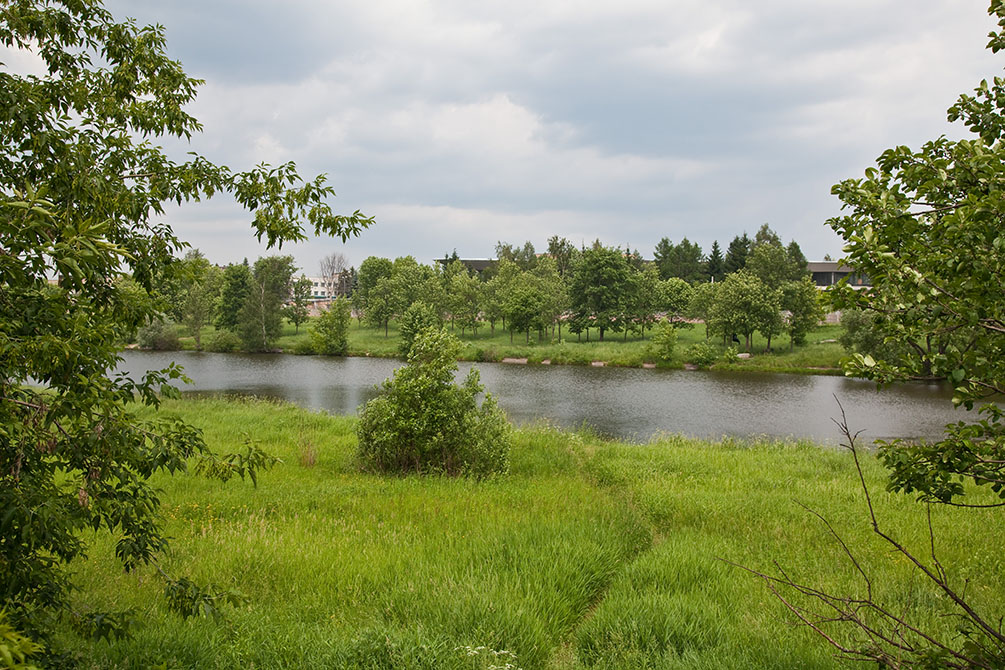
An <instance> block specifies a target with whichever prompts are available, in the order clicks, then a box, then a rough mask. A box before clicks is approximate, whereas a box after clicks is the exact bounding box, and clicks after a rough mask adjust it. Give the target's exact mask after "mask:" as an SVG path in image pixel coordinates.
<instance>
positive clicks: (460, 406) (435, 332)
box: [356, 328, 510, 477]
mask: <svg viewBox="0 0 1005 670" xmlns="http://www.w3.org/2000/svg"><path fill="white" fill-rule="evenodd" d="M460 352H461V343H460V342H459V341H458V340H457V339H456V338H454V337H453V336H451V335H450V334H448V333H447V332H446V331H444V330H443V329H441V328H427V329H425V330H423V331H421V332H420V333H419V335H418V336H417V337H416V338H415V342H414V343H413V346H412V348H411V350H410V352H409V354H408V365H406V366H405V367H402V368H399V369H398V370H396V371H395V372H394V376H393V377H392V378H391V379H388V380H386V381H385V382H384V383H383V385H382V386H381V388H380V393H379V394H378V395H377V397H376V398H374V399H373V400H371V401H370V402H368V403H367V404H366V405H365V406H364V407H363V409H362V411H361V412H360V416H359V424H358V427H357V429H356V434H357V436H358V438H359V459H360V461H361V462H362V463H363V464H364V467H366V468H368V469H373V470H376V471H378V472H401V473H407V472H415V473H420V474H445V475H454V476H456V475H470V476H473V477H487V476H490V475H496V474H505V473H506V472H507V471H508V469H509V447H510V429H509V425H508V424H507V423H506V417H505V415H504V414H503V413H502V410H500V409H499V407H498V406H497V405H496V403H495V399H494V398H493V397H492V396H491V395H489V394H486V395H485V399H484V400H483V401H482V403H481V406H479V405H478V395H479V394H480V393H482V391H483V390H484V388H483V387H482V385H481V384H480V383H479V379H478V370H476V369H474V368H472V369H471V370H470V371H469V372H468V375H467V377H466V378H465V380H464V382H463V383H462V384H460V385H458V384H455V383H454V373H455V372H456V371H457V357H458V356H459V355H460Z"/></svg>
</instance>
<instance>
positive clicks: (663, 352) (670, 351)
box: [650, 322, 677, 363]
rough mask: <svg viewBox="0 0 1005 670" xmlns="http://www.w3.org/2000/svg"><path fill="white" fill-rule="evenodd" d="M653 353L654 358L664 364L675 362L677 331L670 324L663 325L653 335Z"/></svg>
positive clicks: (651, 345)
mask: <svg viewBox="0 0 1005 670" xmlns="http://www.w3.org/2000/svg"><path fill="white" fill-rule="evenodd" d="M650 347H651V349H652V352H653V356H655V357H656V358H657V359H659V360H661V361H663V362H664V363H669V362H671V361H673V359H674V355H675V351H674V350H675V349H676V348H677V329H676V328H674V327H673V326H671V325H670V324H669V323H665V322H664V323H662V324H660V325H659V326H658V327H657V328H656V332H655V333H653V339H652V342H651V344H650Z"/></svg>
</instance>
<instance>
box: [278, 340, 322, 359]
mask: <svg viewBox="0 0 1005 670" xmlns="http://www.w3.org/2000/svg"><path fill="white" fill-rule="evenodd" d="M285 351H288V352H289V353H291V354H293V355H295V356H311V355H313V354H316V353H318V352H317V351H315V349H314V343H313V342H312V341H311V339H310V338H307V339H302V340H297V341H296V342H294V343H293V346H292V347H289V348H288V349H286V350H285Z"/></svg>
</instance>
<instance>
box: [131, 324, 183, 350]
mask: <svg viewBox="0 0 1005 670" xmlns="http://www.w3.org/2000/svg"><path fill="white" fill-rule="evenodd" d="M136 341H137V342H138V343H139V345H140V347H141V348H143V349H153V350H155V351H176V350H178V349H180V348H181V344H180V342H179V341H178V329H177V328H176V327H175V325H174V324H173V323H165V322H164V321H162V320H160V319H157V320H156V321H151V322H150V323H149V324H147V325H145V326H143V327H142V328H140V330H139V332H138V333H137V334H136Z"/></svg>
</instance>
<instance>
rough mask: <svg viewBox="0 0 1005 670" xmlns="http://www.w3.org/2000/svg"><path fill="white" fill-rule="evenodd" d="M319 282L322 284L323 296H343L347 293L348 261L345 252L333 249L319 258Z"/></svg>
mask: <svg viewBox="0 0 1005 670" xmlns="http://www.w3.org/2000/svg"><path fill="white" fill-rule="evenodd" d="M320 269H321V284H322V285H323V286H324V290H325V297H326V298H335V297H345V296H347V295H349V289H350V286H349V277H350V273H349V272H348V263H347V261H346V259H345V254H343V253H342V252H341V251H333V252H332V253H330V254H328V255H327V256H325V257H323V258H322V259H321V268H320Z"/></svg>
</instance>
